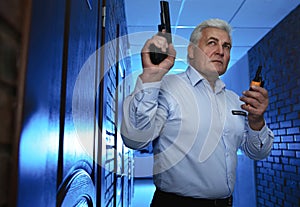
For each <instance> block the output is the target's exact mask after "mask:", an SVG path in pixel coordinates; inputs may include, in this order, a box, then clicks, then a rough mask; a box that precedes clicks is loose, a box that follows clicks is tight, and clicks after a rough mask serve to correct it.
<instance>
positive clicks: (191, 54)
mask: <svg viewBox="0 0 300 207" xmlns="http://www.w3.org/2000/svg"><path fill="white" fill-rule="evenodd" d="M194 51H195V46H194V45H193V44H189V46H188V57H189V59H193V58H194Z"/></svg>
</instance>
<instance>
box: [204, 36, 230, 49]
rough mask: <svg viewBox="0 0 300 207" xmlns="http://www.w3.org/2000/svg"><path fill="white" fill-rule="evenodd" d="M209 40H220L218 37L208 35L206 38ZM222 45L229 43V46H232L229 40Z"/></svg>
mask: <svg viewBox="0 0 300 207" xmlns="http://www.w3.org/2000/svg"><path fill="white" fill-rule="evenodd" d="M209 40H215V41H217V42H219V41H220V40H219V39H218V38H216V37H213V36H212V37H209V38H208V39H207V41H209ZM223 45H229V46H230V47H231V46H232V44H231V42H224V43H223Z"/></svg>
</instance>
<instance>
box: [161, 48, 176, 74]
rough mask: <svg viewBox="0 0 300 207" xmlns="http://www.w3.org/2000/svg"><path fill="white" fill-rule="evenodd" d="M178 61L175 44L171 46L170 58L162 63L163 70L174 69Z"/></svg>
mask: <svg viewBox="0 0 300 207" xmlns="http://www.w3.org/2000/svg"><path fill="white" fill-rule="evenodd" d="M175 59H176V50H175V49H174V46H173V44H170V45H169V50H168V57H167V58H166V59H165V60H164V61H162V62H161V64H160V66H161V67H163V68H169V69H170V68H172V67H173V65H174V63H175Z"/></svg>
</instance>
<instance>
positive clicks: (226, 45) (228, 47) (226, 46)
mask: <svg viewBox="0 0 300 207" xmlns="http://www.w3.org/2000/svg"><path fill="white" fill-rule="evenodd" d="M223 48H226V49H229V50H230V49H231V45H229V44H225V45H223Z"/></svg>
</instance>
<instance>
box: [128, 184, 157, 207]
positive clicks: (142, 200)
mask: <svg viewBox="0 0 300 207" xmlns="http://www.w3.org/2000/svg"><path fill="white" fill-rule="evenodd" d="M154 191H155V186H154V184H153V180H152V179H135V180H134V195H133V200H132V207H149V206H150V203H151V200H152V196H153V193H154Z"/></svg>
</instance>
